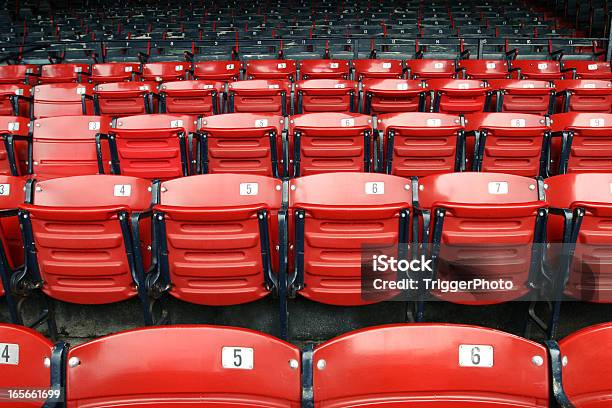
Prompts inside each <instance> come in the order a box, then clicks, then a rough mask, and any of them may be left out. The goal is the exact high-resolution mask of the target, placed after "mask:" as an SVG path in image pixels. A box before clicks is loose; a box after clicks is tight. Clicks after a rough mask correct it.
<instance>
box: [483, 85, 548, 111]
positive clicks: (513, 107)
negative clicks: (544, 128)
mask: <svg viewBox="0 0 612 408" xmlns="http://www.w3.org/2000/svg"><path fill="white" fill-rule="evenodd" d="M489 84H490V85H491V88H492V89H493V90H495V91H497V95H496V105H497V108H496V111H497V112H515V113H531V114H534V115H552V114H553V113H554V108H555V87H554V85H552V84H551V82H548V81H537V80H530V79H522V80H517V79H493V80H491V81H489Z"/></svg>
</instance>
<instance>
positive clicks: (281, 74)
mask: <svg viewBox="0 0 612 408" xmlns="http://www.w3.org/2000/svg"><path fill="white" fill-rule="evenodd" d="M296 71H297V65H296V62H295V61H293V60H251V61H248V62H247V63H246V79H286V80H289V81H292V82H293V81H294V80H296V78H297V74H296Z"/></svg>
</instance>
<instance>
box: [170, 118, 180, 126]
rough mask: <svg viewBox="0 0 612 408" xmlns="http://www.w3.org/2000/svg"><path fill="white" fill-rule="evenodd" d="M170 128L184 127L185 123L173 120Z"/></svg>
mask: <svg viewBox="0 0 612 408" xmlns="http://www.w3.org/2000/svg"><path fill="white" fill-rule="evenodd" d="M170 127H171V128H179V127H183V121H182V120H181V119H177V120H172V121H170Z"/></svg>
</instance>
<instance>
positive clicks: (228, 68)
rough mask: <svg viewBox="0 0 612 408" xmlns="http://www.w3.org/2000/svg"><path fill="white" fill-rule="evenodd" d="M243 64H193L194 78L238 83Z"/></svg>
mask: <svg viewBox="0 0 612 408" xmlns="http://www.w3.org/2000/svg"><path fill="white" fill-rule="evenodd" d="M241 70H242V62H240V61H198V62H195V63H194V64H193V74H192V75H193V77H194V78H195V79H205V80H209V81H225V82H230V81H238V80H239V79H240V71H241Z"/></svg>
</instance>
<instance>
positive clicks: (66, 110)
mask: <svg viewBox="0 0 612 408" xmlns="http://www.w3.org/2000/svg"><path fill="white" fill-rule="evenodd" d="M93 90H94V86H93V85H92V84H74V83H63V84H47V85H37V86H35V87H34V117H35V118H38V119H40V118H48V117H53V116H80V115H84V114H85V113H84V112H83V105H85V109H86V112H87V115H93V113H94V112H93V111H94V109H93V101H92V100H91V99H90V98H92V97H93ZM84 96H85V97H84Z"/></svg>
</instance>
